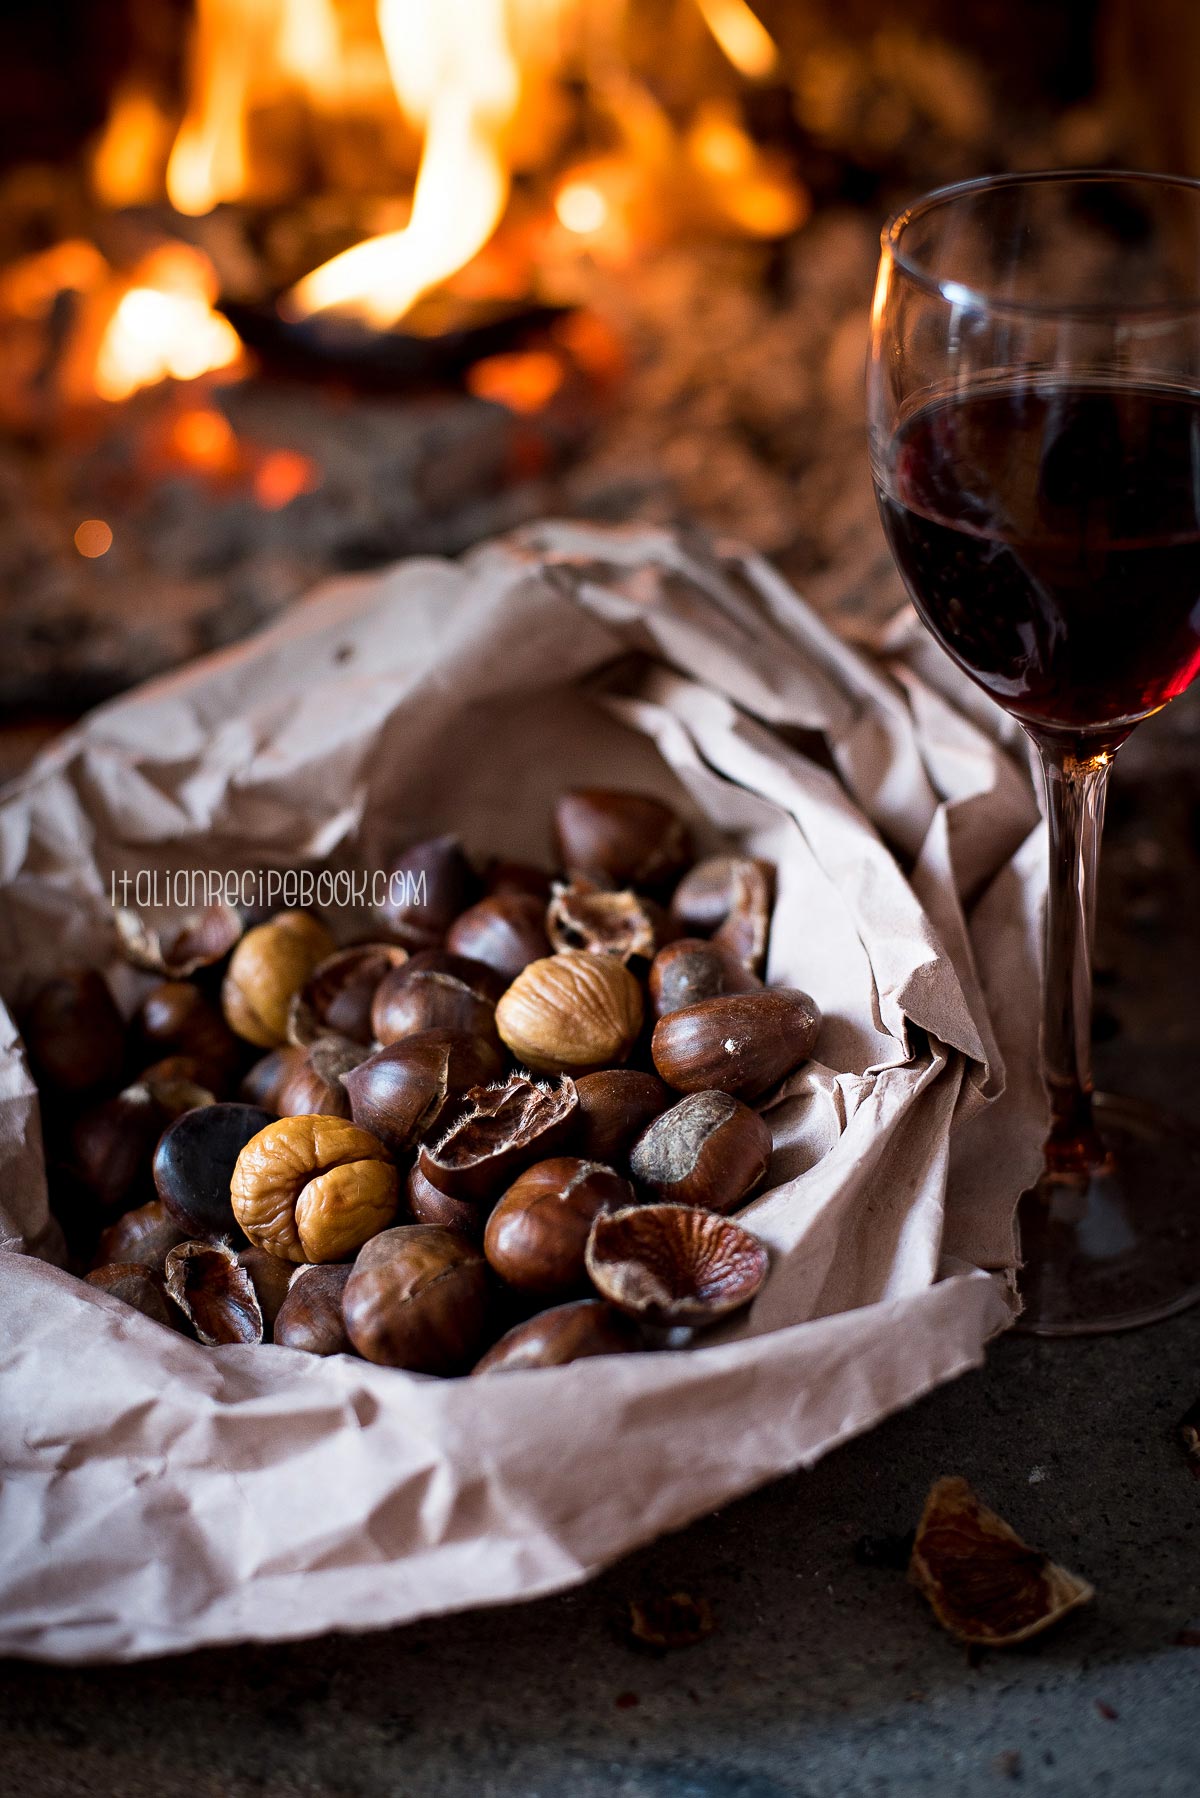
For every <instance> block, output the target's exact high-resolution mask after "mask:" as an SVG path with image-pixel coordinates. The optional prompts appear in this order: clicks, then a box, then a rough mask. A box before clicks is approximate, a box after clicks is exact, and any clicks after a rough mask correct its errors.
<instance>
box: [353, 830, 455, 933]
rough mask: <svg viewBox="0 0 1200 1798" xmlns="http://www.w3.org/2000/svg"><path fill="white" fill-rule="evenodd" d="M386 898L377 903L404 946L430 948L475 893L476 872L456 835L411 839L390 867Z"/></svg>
mask: <svg viewBox="0 0 1200 1798" xmlns="http://www.w3.org/2000/svg"><path fill="white" fill-rule="evenodd" d="M388 892H389V895H390V897H389V900H388V903H387V904H386V905H382V906H378V907H377V908H376V910H377V914H378V916H379V918H380V919H381V920H382V922H383V923H384V924H385V925H386V926H387V929H388V930H389V931H390V933H391V934H392V936H394V937H395V939H396V941H397V942H398V943H402V944H403V945H404V947H405V948H406V949H414V950H415V949H434V948H436V947H437V946H438V944H439V943H440V942H441V941H442V938H443V937H444V936H445V934H446V932H447V930H449V928H450V926H451V924H452V923H453V922H454V920H455V918H456V917H457V916H458V914H459V912H461V911H464V910H465V909H466V907H467V906H468V905H470V903H471V901H472V899H473V898H474V897H475V892H476V886H475V876H474V874H473V873H472V871H471V864H470V863H469V862H468V860H467V858H466V856H465V855H464V854H463V849H462V844H461V843H460V842H459V840H458V838H457V837H455V836H444V837H432V838H430V839H429V841H427V842H423V843H413V844H411V845H410V847H409V848H407V849H406V850H405V851H404V853H403V854H402V855H400V856H398V857H397V859H396V860H395V862H393V864H392V867H391V869H390V875H389V881H388Z"/></svg>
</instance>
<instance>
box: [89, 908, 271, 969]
mask: <svg viewBox="0 0 1200 1798" xmlns="http://www.w3.org/2000/svg"><path fill="white" fill-rule="evenodd" d="M115 916H116V924H117V935H118V936H119V937H120V939H121V948H122V949H123V950H124V952H125V957H126V960H127V961H131V962H132V963H133V965H134V967H135V968H144V969H145V970H146V971H147V973H150V974H161V975H163V976H164V977H165V978H166V979H168V980H186V979H187V977H188V975H189V974H194V973H196V972H197V970H198V969H200V968H211V967H212V966H213V965H214V963H216V962H218V961H220V959H221V957H222V956H223V955H228V954H229V951H230V950H231V949H232V948H233V946H234V944H235V943H236V942H237V940H238V938H239V937H240V936H241V934H242V920H241V917H240V915H239V914H238V912H237V911H235V909H234V907H233V906H232V905H225V904H224V903H218V904H216V905H209V906H206V907H205V908H204V910H203V911H200V912H193V913H192V914H191V915H190V916H189V917H183V918H176V919H175V920H173V922H172V923H171V924H170V925H168V926H166V927H164V928H161V929H160V928H156V927H155V926H153V925H149V924H147V923H146V921H145V919H144V918H143V917H142V915H141V913H140V912H136V911H127V910H125V909H123V908H118V910H117V912H116V914H115Z"/></svg>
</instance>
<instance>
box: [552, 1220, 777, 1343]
mask: <svg viewBox="0 0 1200 1798" xmlns="http://www.w3.org/2000/svg"><path fill="white" fill-rule="evenodd" d="M769 1264H770V1263H769V1257H768V1254H767V1250H766V1248H765V1247H764V1245H763V1244H762V1243H761V1242H759V1240H758V1238H757V1237H755V1236H752V1235H751V1234H750V1232H749V1230H743V1228H742V1227H741V1225H740V1224H735V1223H733V1222H732V1221H731V1220H730V1219H729V1218H727V1217H719V1216H718V1215H717V1214H716V1212H713V1211H700V1210H696V1209H694V1208H692V1207H690V1206H685V1205H635V1206H634V1207H633V1208H632V1209H631V1210H628V1211H602V1212H601V1213H600V1214H599V1216H598V1217H597V1218H596V1221H595V1223H594V1224H593V1225H592V1234H591V1237H590V1239H589V1241H588V1248H587V1270H588V1273H589V1274H590V1275H591V1278H592V1283H593V1285H594V1286H595V1287H596V1289H597V1291H598V1292H600V1293H601V1294H602V1295H603V1297H605V1298H606V1299H608V1301H609V1303H610V1304H613V1305H616V1306H617V1308H618V1310H621V1311H625V1312H628V1313H629V1315H630V1316H632V1317H637V1318H640V1319H642V1320H643V1321H644V1322H646V1323H648V1324H659V1325H662V1326H664V1327H674V1326H676V1325H679V1324H686V1325H690V1326H691V1327H692V1328H697V1327H699V1326H702V1325H704V1324H712V1323H716V1322H718V1321H719V1319H721V1318H723V1317H727V1316H728V1315H729V1314H730V1312H733V1311H738V1310H740V1309H741V1308H742V1306H743V1305H748V1304H749V1303H750V1301H751V1299H752V1298H754V1296H755V1295H756V1293H757V1292H758V1291H759V1290H760V1288H761V1287H762V1284H763V1281H764V1280H765V1279H766V1277H767V1269H768V1266H769Z"/></svg>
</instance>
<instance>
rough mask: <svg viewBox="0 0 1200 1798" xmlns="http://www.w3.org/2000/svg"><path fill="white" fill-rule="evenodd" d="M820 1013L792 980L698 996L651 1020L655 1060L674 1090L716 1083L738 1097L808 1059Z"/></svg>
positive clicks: (757, 1093) (756, 1092) (755, 1093)
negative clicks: (746, 990) (790, 984)
mask: <svg viewBox="0 0 1200 1798" xmlns="http://www.w3.org/2000/svg"><path fill="white" fill-rule="evenodd" d="M820 1028H821V1014H820V1012H819V1011H818V1009H817V1006H816V1003H815V1001H814V1000H812V999H811V998H810V997H809V995H808V994H807V993H802V992H801V991H800V990H799V988H798V987H764V988H763V989H762V991H761V992H755V993H730V994H728V995H726V996H724V997H721V998H718V999H701V1000H700V1001H699V1003H698V1004H695V1005H685V1006H683V1007H682V1009H681V1010H679V1011H672V1012H668V1014H667V1016H666V1017H664V1018H660V1019H659V1021H658V1023H657V1024H656V1025H655V1026H654V1036H653V1039H652V1041H651V1053H652V1054H653V1056H654V1065H655V1067H656V1068H657V1069H658V1071H659V1073H660V1074H661V1075H662V1077H663V1079H664V1080H665V1081H666V1082H667V1084H668V1085H669V1086H674V1087H676V1088H677V1089H678V1090H679V1091H680V1092H701V1091H704V1090H706V1089H710V1088H711V1089H715V1090H717V1091H720V1092H727V1093H733V1094H735V1095H736V1096H737V1097H738V1098H742V1099H758V1098H761V1096H762V1095H763V1093H765V1092H766V1091H768V1089H769V1088H770V1087H772V1086H774V1085H775V1084H776V1083H777V1082H778V1081H780V1080H782V1079H783V1078H784V1076H785V1075H786V1074H790V1073H791V1072H792V1071H793V1070H794V1069H795V1068H798V1067H799V1066H800V1064H801V1062H803V1061H807V1060H808V1057H809V1056H810V1055H811V1054H812V1052H813V1049H814V1047H815V1045H816V1041H817V1035H818V1032H819V1031H820Z"/></svg>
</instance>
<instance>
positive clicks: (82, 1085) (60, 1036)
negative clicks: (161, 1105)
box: [24, 968, 125, 1093]
mask: <svg viewBox="0 0 1200 1798" xmlns="http://www.w3.org/2000/svg"><path fill="white" fill-rule="evenodd" d="M24 1034H25V1045H26V1047H27V1049H28V1050H29V1060H30V1063H31V1065H32V1067H33V1071H34V1074H35V1076H36V1078H37V1080H38V1082H39V1084H41V1085H45V1086H49V1087H57V1088H58V1090H59V1091H60V1092H67V1093H82V1092H87V1091H89V1090H90V1089H91V1088H92V1087H96V1086H102V1085H104V1084H106V1083H107V1084H108V1085H109V1086H116V1085H117V1084H118V1082H119V1081H120V1078H121V1067H122V1063H123V1060H124V1056H125V1025H124V1023H123V1022H122V1019H121V1014H120V1012H119V1011H118V1010H117V1008H116V1005H115V1004H114V1003H113V997H112V994H111V993H110V992H109V990H108V987H107V986H106V985H105V983H104V981H103V979H102V978H101V977H100V975H99V974H97V973H96V972H95V970H94V969H91V968H88V969H85V970H83V971H81V972H79V973H73V974H60V975H59V976H58V977H57V979H54V980H48V981H46V983H45V985H44V986H41V987H39V988H38V991H37V992H36V993H35V994H34V996H33V1002H32V1004H31V1005H30V1007H29V1011H28V1013H27V1015H26V1018H25V1025H24Z"/></svg>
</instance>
